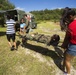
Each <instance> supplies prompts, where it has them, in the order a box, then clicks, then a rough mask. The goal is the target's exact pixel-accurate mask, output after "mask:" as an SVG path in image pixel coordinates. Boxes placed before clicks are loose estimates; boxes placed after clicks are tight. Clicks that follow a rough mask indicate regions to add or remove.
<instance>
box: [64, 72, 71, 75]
mask: <svg viewBox="0 0 76 75" xmlns="http://www.w3.org/2000/svg"><path fill="white" fill-rule="evenodd" d="M63 75H71V74H67V72H64V74H63Z"/></svg>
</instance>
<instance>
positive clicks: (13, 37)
mask: <svg viewBox="0 0 76 75" xmlns="http://www.w3.org/2000/svg"><path fill="white" fill-rule="evenodd" d="M12 41H13V45H14V47H15V49H16V42H15V34H12Z"/></svg>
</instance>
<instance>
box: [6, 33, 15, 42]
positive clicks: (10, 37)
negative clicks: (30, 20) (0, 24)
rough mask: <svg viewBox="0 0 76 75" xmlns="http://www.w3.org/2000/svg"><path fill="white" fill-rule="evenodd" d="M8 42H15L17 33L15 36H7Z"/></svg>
mask: <svg viewBox="0 0 76 75" xmlns="http://www.w3.org/2000/svg"><path fill="white" fill-rule="evenodd" d="M6 36H7V40H8V41H10V40H11V39H12V41H13V42H15V33H14V34H6Z"/></svg>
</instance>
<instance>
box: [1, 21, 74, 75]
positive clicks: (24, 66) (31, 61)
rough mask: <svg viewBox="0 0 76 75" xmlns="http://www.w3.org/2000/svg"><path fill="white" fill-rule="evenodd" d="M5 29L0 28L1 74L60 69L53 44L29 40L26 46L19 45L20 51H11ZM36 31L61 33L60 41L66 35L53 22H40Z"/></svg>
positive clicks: (40, 74) (42, 74) (43, 74)
mask: <svg viewBox="0 0 76 75" xmlns="http://www.w3.org/2000/svg"><path fill="white" fill-rule="evenodd" d="M5 31H6V28H0V75H55V74H56V73H55V71H56V70H57V69H59V68H58V66H57V65H56V63H57V62H56V61H57V60H59V59H60V57H59V55H58V54H57V53H56V51H55V48H54V47H53V46H46V45H45V44H42V43H37V42H35V41H28V42H27V45H26V47H25V48H22V47H21V45H19V47H18V51H10V48H9V46H8V42H7V39H6V35H5ZM35 32H38V33H42V34H45V35H53V34H59V35H60V37H61V40H60V41H63V38H64V35H65V33H64V32H61V31H60V26H59V25H56V24H55V23H53V22H42V23H40V24H38V27H37V29H34V30H33V32H31V33H35ZM16 41H20V42H21V38H19V37H18V36H16ZM20 44H21V43H20ZM74 62H75V61H74ZM73 64H74V63H73ZM74 66H75V64H74ZM59 70H60V69H59Z"/></svg>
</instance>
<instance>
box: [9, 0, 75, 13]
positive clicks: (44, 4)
mask: <svg viewBox="0 0 76 75" xmlns="http://www.w3.org/2000/svg"><path fill="white" fill-rule="evenodd" d="M9 1H10V2H11V3H13V4H14V5H15V6H16V8H18V9H22V10H24V11H26V12H30V11H33V10H44V9H56V8H65V7H70V8H76V0H9Z"/></svg>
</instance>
